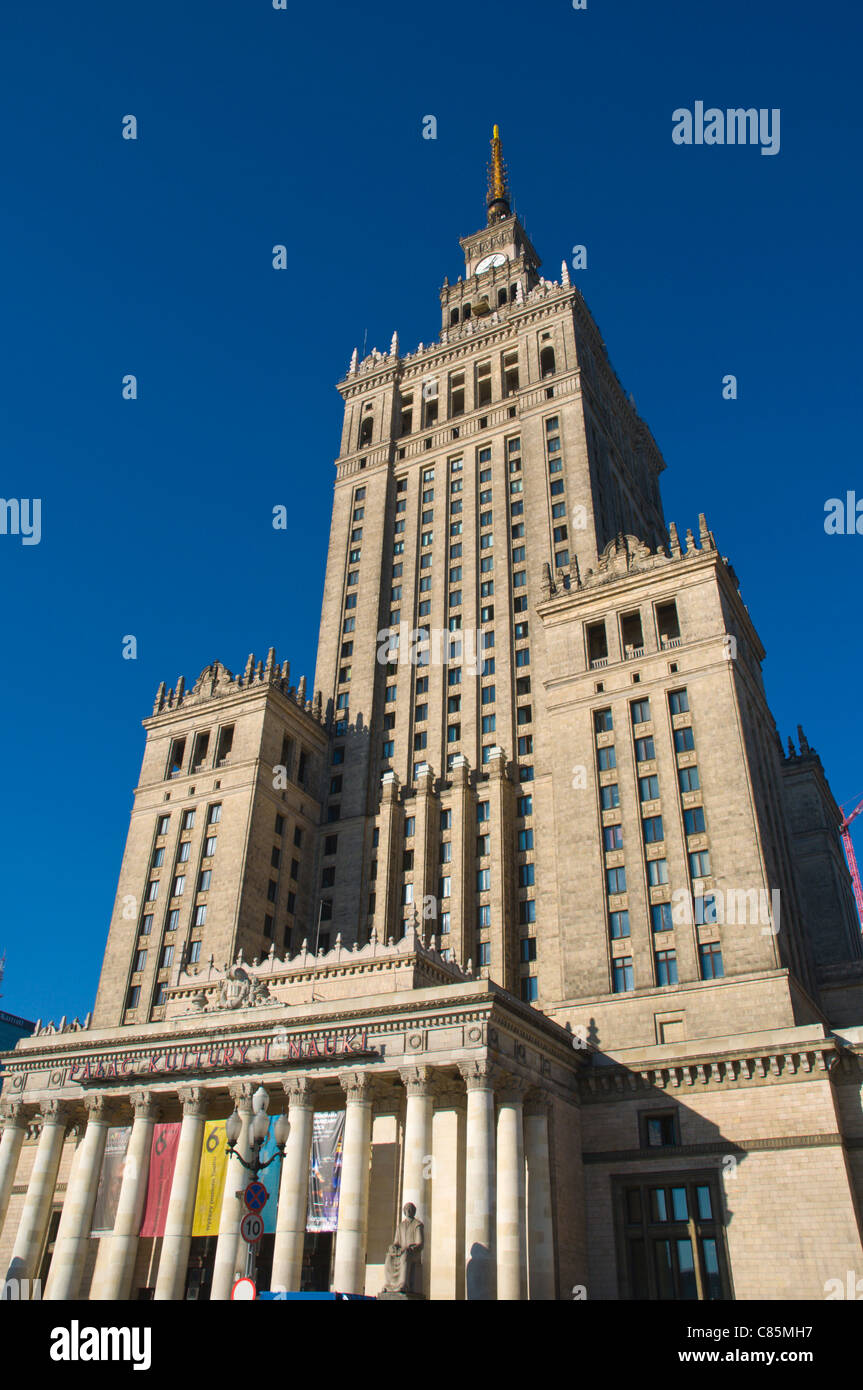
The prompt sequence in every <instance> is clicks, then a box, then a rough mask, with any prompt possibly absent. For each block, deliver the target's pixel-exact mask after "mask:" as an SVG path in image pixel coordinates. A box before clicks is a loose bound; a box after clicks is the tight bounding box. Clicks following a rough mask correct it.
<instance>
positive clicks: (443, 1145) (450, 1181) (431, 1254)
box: [426, 1083, 465, 1302]
mask: <svg viewBox="0 0 863 1390" xmlns="http://www.w3.org/2000/svg"><path fill="white" fill-rule="evenodd" d="M464 1116H465V1096H464V1090H463V1088H462V1086H461V1084H460V1083H459V1084H458V1085H453V1086H448V1087H446V1089H445V1090H442V1091H441V1093H440V1094H439V1095H438V1098H437V1105H436V1106H435V1111H434V1115H433V1117H432V1159H433V1164H434V1169H433V1171H434V1182H433V1183H432V1238H431V1241H430V1242H429V1241H428V1240H427V1241H426V1254H427V1256H428V1263H429V1298H433V1299H440V1300H442V1301H447V1302H451V1301H452V1300H453V1299H461V1298H464V1259H463V1255H464V1177H465V1155H464Z"/></svg>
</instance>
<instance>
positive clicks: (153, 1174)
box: [140, 1120, 180, 1236]
mask: <svg viewBox="0 0 863 1390" xmlns="http://www.w3.org/2000/svg"><path fill="white" fill-rule="evenodd" d="M179 1144H180V1121H179V1120H174V1121H172V1122H171V1123H170V1124H162V1125H156V1126H155V1127H154V1129H153V1146H152V1148H151V1150H150V1175H149V1179H148V1181H147V1201H146V1204H145V1206H144V1219H143V1221H142V1222H141V1232H140V1233H141V1235H142V1236H163V1235H164V1234H165V1221H166V1219H167V1216H168V1202H169V1200H170V1197H171V1183H172V1181H173V1177H174V1165H175V1164H176V1162H177V1149H178V1148H179Z"/></svg>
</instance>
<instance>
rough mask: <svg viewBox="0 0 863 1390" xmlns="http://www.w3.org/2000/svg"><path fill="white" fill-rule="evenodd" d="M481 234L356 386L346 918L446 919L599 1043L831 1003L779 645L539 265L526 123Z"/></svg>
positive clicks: (385, 931) (339, 890)
mask: <svg viewBox="0 0 863 1390" xmlns="http://www.w3.org/2000/svg"><path fill="white" fill-rule="evenodd" d="M461 247H462V250H463V253H464V258H465V269H464V276H463V277H459V279H458V280H457V282H456V283H455V284H450V283H449V282H448V281H446V280H445V281H444V285H443V288H442V289H441V291H440V306H441V328H440V336H439V338H438V340H437V341H436V342H435V343H432V344H430V345H424V344H420V346H419V348H418V349H417V350H416V351H415V352H412V353H402V352H401V351H400V348H399V342H398V335H397V334H394V335H393V340H392V345H391V347H390V350H389V352H388V353H381V352H378V351H377V350H375V351H373V352H372V353H371V354H370V355H369V356H367V357H366V358H365V359H364V360H363V361H362V362H360V361H358V358H357V354H356V353H354V356H353V358H352V359H351V364H350V369H349V371H348V374H347V377H346V378H345V380H344V381H342V382H341V383H340V385H339V391H340V393H341V395H342V397H343V400H344V406H345V412H344V425H343V430H342V440H341V451H340V454H339V457H338V459H337V461H336V482H335V496H334V503H333V517H332V527H331V532H330V544H329V555H328V562H327V572H326V583H325V591H324V602H323V616H322V622H321V630H320V641H319V649H318V663H317V672H316V678H315V686H316V688H318V689H321V690H322V691H323V692H324V698H325V701H328V702H329V714H330V716H331V718H332V729H333V734H334V737H333V744H332V749H331V763H332V766H331V774H332V776H331V779H330V781H329V794H328V796H327V798H326V804H325V808H324V816H325V820H326V821H327V822H328V825H327V829H328V837H329V838H328V842H329V844H330V846H331V848H332V849H334V850H335V851H336V855H337V857H336V858H335V859H332V860H328V861H326V863H325V862H324V861H321V863H320V866H319V871H320V872H321V873H322V874H323V877H322V878H320V879H319V883H318V891H319V907H318V911H319V913H320V915H321V918H322V919H323V921H324V922H327V923H331V924H332V927H333V929H334V930H336V931H338V932H340V933H341V936H342V939H343V940H345V941H352V940H359V941H360V942H362V941H364V940H365V939H367V937H368V935H369V933H370V932H371V931H372V930H375V931H376V932H377V935H378V937H379V938H383V939H386V938H388V937H398V936H400V935H401V934H402V932H403V931H404V929H405V926H406V925H407V924H410V923H411V922H412V921H415V920H417V919H420V920H423V921H424V925H425V929H426V930H427V931H428V932H434V933H436V934H437V935H439V937H440V942H441V945H442V946H443V947H445V948H447V949H449V950H451V951H452V953H453V955H454V956H455V957H456V958H457V959H459V960H462V961H466V960H468V959H470V960H472V961H473V963H474V964H475V965H476V964H479V965H480V966H481V967H482V968H483V969H485V970H487V971H488V973H489V974H490V975H491V977H492V978H493V979H494V980H496V981H497V982H498V983H500V984H503V985H504V986H506V987H507V988H508V989H510V990H512V991H513V992H515V993H517V994H520V995H521V998H522V999H524V1000H527V1001H530V1002H536V1003H538V1004H539V1005H540V1007H542V1008H544V1009H546V1010H549V1011H553V1012H554V1013H555V1015H556V1016H557V1017H558V1018H559V1019H560V1020H561V1021H564V1022H567V1023H571V1024H575V1023H578V1024H579V1025H580V1026H584V1027H586V1028H587V1029H588V1031H590V1030H591V1029H592V1030H593V1036H594V1040H596V1038H597V1037H599V1036H600V1032H602V1030H604V1036H602V1037H600V1041H605V1040H607V1039H608V1038H614V1039H618V1035H621V1034H622V1035H623V1036H626V1037H631V1038H632V1040H633V1041H634V1042H635V1041H637V1042H639V1043H641V1042H661V1041H663V1040H669V1041H670V1040H672V1039H674V1038H680V1037H685V1036H686V1033H687V1030H688V1029H689V1028H691V1027H695V1026H698V1027H700V1028H703V1027H704V1026H705V1021H706V1019H707V1014H709V1013H710V1012H711V1010H710V1009H708V1008H707V999H708V997H709V998H711V999H713V998H714V997H715V998H716V999H717V1000H718V999H719V998H722V999H724V1001H725V1002H724V1003H723V1004H721V1005H720V1004H719V1003H718V1002H717V1003H716V1004H715V1005H713V1006H711V1007H712V1009H713V1013H714V1014H715V1015H716V1016H717V1017H718V1015H719V1013H720V1012H721V1011H722V1009H725V1008H728V1007H729V1000H731V999H733V1000H734V1007H735V1008H736V1009H737V1013H738V1020H737V1021H738V1023H739V1025H740V1027H741V1028H742V1027H744V1026H748V1025H749V1023H751V1022H752V1020H753V1019H754V1018H756V1017H757V1016H758V1013H759V1010H760V1009H762V1008H764V1009H765V1010H766V1012H765V1015H764V1016H769V1017H771V1018H775V1019H776V1021H777V1024H778V1021H779V1020H780V1019H781V1020H782V1021H789V1020H790V1019H791V1018H792V1017H795V1018H809V1017H812V1016H814V1014H815V1013H817V1009H818V1005H817V1003H816V996H817V985H816V980H815V975H814V971H813V963H812V962H813V951H812V949H811V942H810V940H809V936H810V935H811V933H812V932H813V931H814V930H815V929H816V927H817V924H816V923H814V922H812V921H811V920H809V922H808V926H807V919H806V917H805V914H804V913H803V911H802V908H801V895H800V893H799V891H798V886H797V883H796V880H795V876H794V872H793V868H792V864H791V857H792V856H791V846H790V840H789V836H788V831H787V826H786V808H785V803H784V800H783V785H782V784H783V776H782V772H781V767H780V764H781V753H780V751H779V750H778V748H777V736H776V731H775V727H774V725H773V720H772V718H771V716H770V713H769V710H768V707H767V704H766V700H765V696H764V690H763V685H762V680H761V671H760V662H761V658H762V656H763V652H762V649H761V647H760V644H759V641H758V638H757V635H756V633H755V631H754V629H753V627H752V624H751V622H750V620H749V617H748V614H747V612H746V609H745V607H744V605H743V603H742V601H741V599H740V596H739V592H738V585H737V580H736V578H735V576H734V573H733V570H731V568H730V566H729V565H728V564H727V562H726V561H724V560H723V559H722V557H721V556H720V555H719V553H718V551H717V548H716V544H715V542H714V539H713V537H712V534H711V533H710V532H709V530H708V528H707V524H706V522H705V521H704V519H703V517H702V519H701V522H700V537H699V542H698V544H696V542H695V540H694V538H693V537H692V536H690V537H688V539H687V541H686V542H685V543H684V544H683V545H681V543H680V541H679V539H678V536H677V532H676V530H675V528H674V527H673V526H672V527H670V528H668V529H667V528H666V525H665V521H664V518H663V513H662V504H661V501H660V496H659V486H658V480H659V475H660V473H661V472H662V471H663V468H664V463H663V460H662V457H661V455H660V453H659V450H658V448H657V446H656V444H655V443H654V440H653V438H652V436H651V434H650V431H649V430H648V428H647V426H646V425H645V424H644V422H643V421H642V420H641V419H640V418H639V416H638V415H637V413H636V411H635V408H634V406H633V404H632V402H631V400H630V399H629V398H628V397H627V396H626V394H625V392H624V391H623V389H622V387H621V385H620V382H619V381H618V379H617V377H616V375H615V373H614V370H613V368H612V366H611V364H610V362H609V359H608V356H607V353H606V349H605V345H604V343H603V341H602V338H601V336H600V333H599V330H598V328H597V326H596V324H595V323H594V321H593V318H592V317H591V315H590V312H589V310H588V308H587V306H586V304H585V302H584V299H583V297H582V295H581V294H580V292H579V291H578V289H577V288H575V287H574V286H573V285H572V284H571V283H570V277H569V273H568V269H567V266H566V264H565V263H564V265H563V267H562V271H561V277H560V280H559V281H558V282H552V281H549V280H546V279H544V278H543V277H542V276H541V275H540V273H539V271H540V261H539V257H538V256H537V253H536V251H535V250H534V248H533V246H532V245H531V242H530V240H529V239H528V237H527V235H526V233H525V230H524V228H523V227H522V225H521V222H520V221H519V219H518V217H517V216H515V215H514V213H513V211H512V208H511V204H510V192H509V184H508V178H507V173H506V169H505V166H504V162H503V158H502V153H501V144H500V138H499V134H498V130H497V127H495V131H494V136H493V139H492V142H491V160H490V165H489V176H488V195H487V219H486V225H485V226H484V227H483V228H482V229H481V230H480V231H477V232H475V233H473V234H472V235H470V236H467V237H464V238H463V239H462V241H461ZM798 800H799V798H798ZM803 814H804V811H803V809H802V806H801V809H800V811H799V815H803ZM728 894H730V895H731V897H730V899H729V902H730V904H731V911H732V922H731V923H730V924H729V925H728V926H726V925H723V922H724V917H723V912H724V907H725V900H724V899H725V895H728ZM738 894H743V895H744V896H743V897H742V898H739V897H738ZM837 894H838V896H837V899H836V901H835V903H833V905H832V907H831V914H832V919H833V920H835V922H836V923H837V925H836V926H835V927H834V928H833V929H832V930H833V935H834V938H835V940H836V941H839V940H841V941H843V942H845V943H846V944H847V947H848V950H849V951H850V952H851V954H852V955H854V954H855V953H856V955H857V956H859V954H860V947H859V932H856V931H855V930H854V927H853V924H852V923H851V919H850V918H849V901H850V898H849V894H848V893H847V891H846V889H845V888H844V887H842V888H841V889H840V888H837ZM675 895H676V896H675ZM810 896H811V895H810ZM684 898H685V899H688V900H689V909H688V917H687V916H686V911H687V909H686V904H685V902H684ZM765 903H766V904H767V907H766V908H765V907H764V906H763V904H765ZM774 904H775V905H776V913H777V914H779V913H780V912H781V922H779V918H778V916H777V918H776V921H774V918H773V917H771V916H770V910H771V908H772V906H773V905H774ZM780 904H781V906H780ZM675 910H676V915H675ZM753 913H754V914H755V917H756V920H755V921H754V922H749V921H746V922H739V921H735V914H736V916H737V917H739V916H740V914H748V915H749V916H752V915H753ZM759 914H760V915H759ZM777 923H779V925H778V926H777ZM732 975H733V976H734V977H736V978H738V979H739V980H740V981H741V984H740V987H739V988H737V989H735V990H733V991H729V990H728V989H727V988H724V989H722V990H719V991H718V992H717V989H716V988H715V982H716V980H720V979H721V980H722V982H723V985H725V986H727V983H728V977H729V976H732ZM744 977H745V979H746V981H748V984H747V985H746V986H745V987H744V985H743V983H742V982H743V980H744ZM791 981H793V983H791ZM692 987H695V988H696V994H695V996H694V998H690V1001H689V1013H688V1015H687V1010H686V1008H685V1007H684V1000H683V995H684V994H685V993H686V992H687V991H688V992H689V994H690V995H691V991H692ZM622 996H626V998H625V999H624V998H623V997H622ZM767 996H769V1002H768V1003H767V1004H766V1005H765V1004H764V1003H763V999H764V998H767ZM630 998H631V999H633V1000H639V1001H641V1002H640V1003H638V1004H637V1006H635V1005H633V1006H632V1007H628V1008H626V1009H623V1010H621V1008H620V1007H619V1005H621V1004H623V1003H628V1002H629V1000H630ZM695 999H697V1001H698V1008H697V1010H696V1009H695V1007H694V1003H695ZM651 1001H653V1002H651ZM609 1005H610V1006H611V1008H609V1007H608V1006H609ZM705 1010H706V1012H705ZM696 1013H697V1015H698V1019H699V1023H698V1024H697V1025H696V1024H695V1022H694V1016H695V1014H696ZM612 1017H613V1018H614V1019H615V1020H617V1021H616V1022H615V1023H612V1022H611V1020H612ZM600 1018H602V1020H604V1021H603V1023H602V1029H600V1025H599V1023H598V1022H597V1020H598V1019H600ZM726 1021H727V1020H726ZM710 1026H711V1027H712V1024H710ZM753 1026H754V1025H753ZM597 1030H599V1031H597Z"/></svg>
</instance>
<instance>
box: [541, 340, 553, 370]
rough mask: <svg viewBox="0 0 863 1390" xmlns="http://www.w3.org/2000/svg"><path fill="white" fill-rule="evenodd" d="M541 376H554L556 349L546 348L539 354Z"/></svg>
mask: <svg viewBox="0 0 863 1390" xmlns="http://www.w3.org/2000/svg"><path fill="white" fill-rule="evenodd" d="M539 372H540V376H543V377H546V376H554V348H553V347H544V348H543V349H542V352H541V353H540V354H539Z"/></svg>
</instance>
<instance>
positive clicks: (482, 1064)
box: [458, 1058, 499, 1091]
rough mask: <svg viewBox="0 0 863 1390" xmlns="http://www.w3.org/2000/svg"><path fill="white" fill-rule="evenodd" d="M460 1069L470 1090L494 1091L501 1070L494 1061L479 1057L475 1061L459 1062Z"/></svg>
mask: <svg viewBox="0 0 863 1390" xmlns="http://www.w3.org/2000/svg"><path fill="white" fill-rule="evenodd" d="M458 1069H459V1071H460V1072H461V1074H462V1077H463V1079H464V1084H465V1086H466V1087H467V1089H468V1090H469V1091H493V1090H494V1087H495V1083H496V1081H497V1079H498V1075H499V1071H498V1068H497V1067H496V1066H495V1064H494V1062H489V1061H486V1060H485V1059H484V1058H478V1059H477V1060H476V1061H473V1062H459V1063H458Z"/></svg>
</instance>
